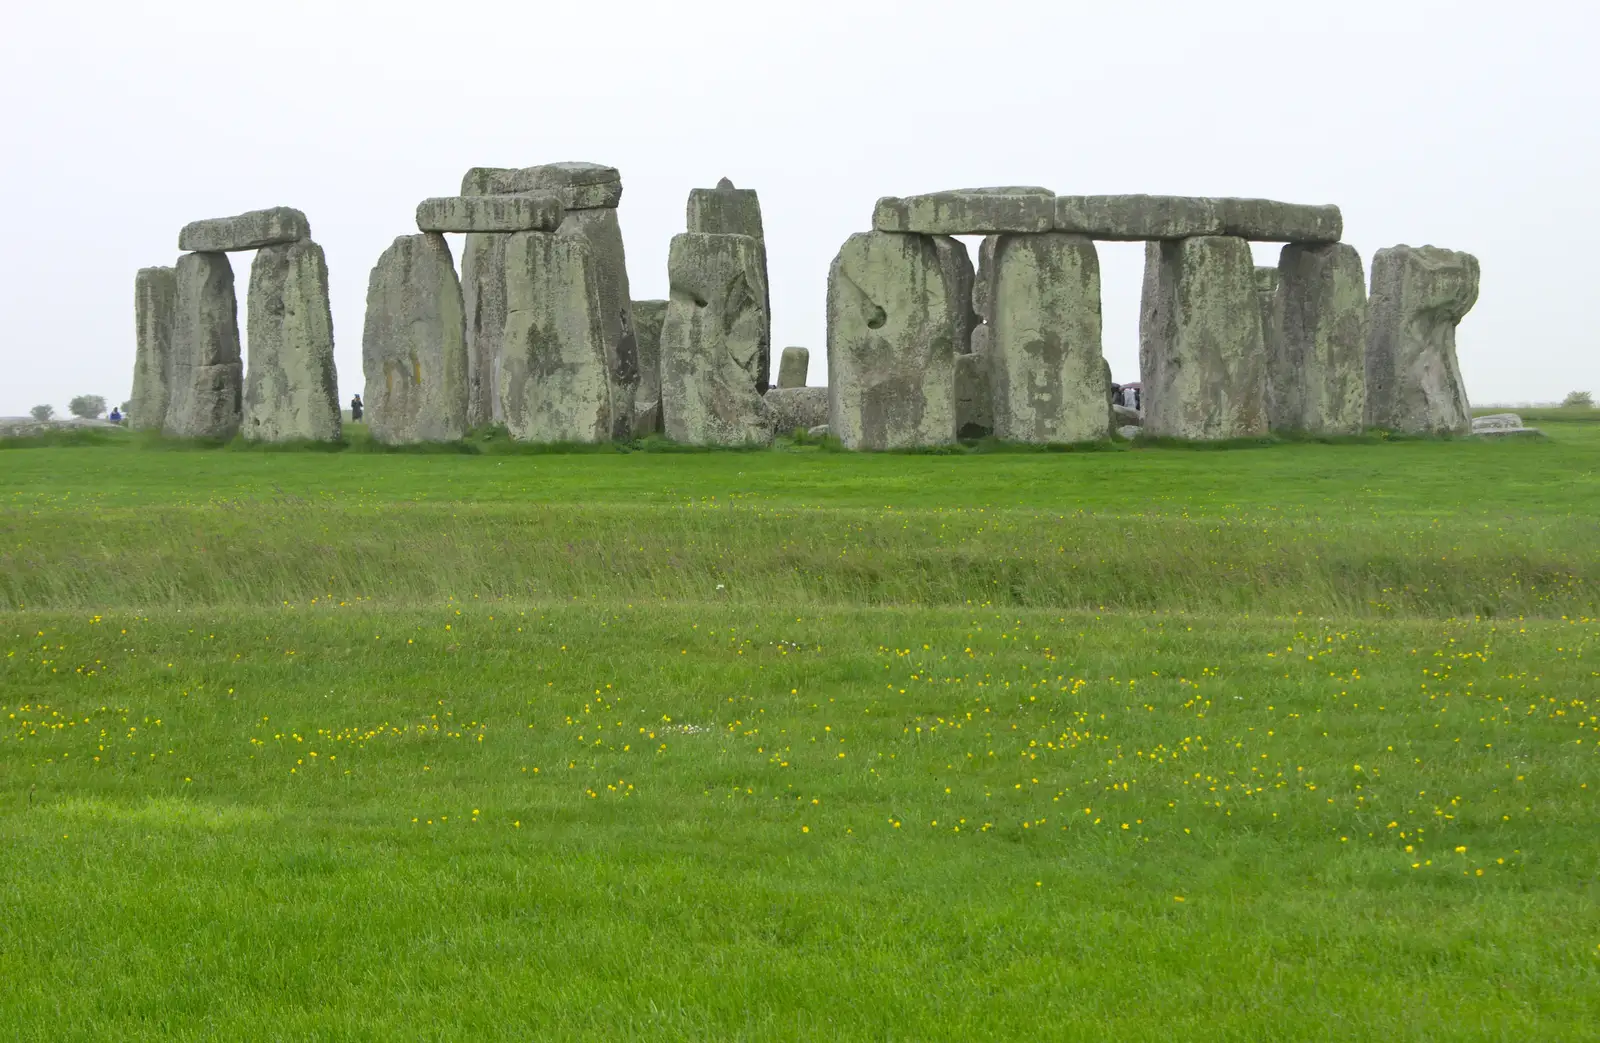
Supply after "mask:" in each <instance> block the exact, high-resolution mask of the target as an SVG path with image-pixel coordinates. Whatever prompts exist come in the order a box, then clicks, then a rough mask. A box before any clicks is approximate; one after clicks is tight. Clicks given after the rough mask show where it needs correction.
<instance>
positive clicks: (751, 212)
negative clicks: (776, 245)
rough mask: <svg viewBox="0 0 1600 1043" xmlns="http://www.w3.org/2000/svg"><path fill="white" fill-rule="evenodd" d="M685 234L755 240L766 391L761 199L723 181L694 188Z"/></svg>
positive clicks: (768, 363)
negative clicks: (762, 316)
mask: <svg viewBox="0 0 1600 1043" xmlns="http://www.w3.org/2000/svg"><path fill="white" fill-rule="evenodd" d="M686 217H687V221H688V226H687V229H686V230H687V231H690V232H707V233H710V234H712V235H748V236H749V237H750V238H752V239H754V240H755V241H756V251H757V254H758V257H757V260H758V262H759V264H760V268H761V285H763V286H765V287H766V288H767V298H766V300H765V301H763V302H762V309H763V314H764V315H765V316H766V320H765V321H766V324H767V326H766V328H765V329H764V330H763V331H762V337H761V358H760V362H759V365H758V367H757V368H758V370H759V371H760V373H761V380H760V382H759V384H758V385H757V388H756V390H758V391H765V390H767V386H768V382H769V378H770V376H771V373H772V283H771V281H770V279H769V278H768V276H767V234H766V230H765V229H764V228H763V227H762V224H761V200H760V198H759V197H758V196H757V195H756V191H755V189H753V188H735V187H733V182H732V181H729V180H728V179H727V178H723V179H722V180H721V181H719V182H717V187H716V188H696V189H691V190H690V192H689V205H688V209H687V214H686Z"/></svg>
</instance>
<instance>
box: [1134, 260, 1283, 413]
mask: <svg viewBox="0 0 1600 1043" xmlns="http://www.w3.org/2000/svg"><path fill="white" fill-rule="evenodd" d="M1255 292H1256V287H1255V264H1254V262H1253V261H1252V260H1251V257H1250V244H1249V243H1248V242H1246V241H1245V240H1243V239H1238V238H1234V237H1231V236H1198V237H1196V238H1193V239H1177V240H1167V241H1162V242H1152V243H1147V244H1146V245H1145V276H1144V301H1143V304H1142V305H1141V308H1140V315H1139V369H1140V382H1141V384H1142V390H1141V395H1140V397H1141V400H1142V404H1143V407H1144V429H1145V431H1146V432H1148V433H1149V434H1151V435H1155V436H1163V437H1168V438H1187V439H1196V440H1215V439H1226V438H1245V437H1250V436H1255V435H1262V434H1265V433H1266V431H1267V408H1266V392H1267V356H1266V347H1265V343H1264V341H1263V338H1262V329H1261V307H1260V304H1259V303H1258V302H1257V300H1256V295H1255Z"/></svg>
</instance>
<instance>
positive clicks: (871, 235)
mask: <svg viewBox="0 0 1600 1043" xmlns="http://www.w3.org/2000/svg"><path fill="white" fill-rule="evenodd" d="M965 307H966V302H964V301H957V300H954V299H953V298H952V297H951V295H950V288H949V282H948V279H947V268H946V265H945V261H944V258H943V257H942V256H941V254H940V251H939V248H938V246H937V245H936V244H935V242H934V240H933V239H932V238H930V237H928V236H924V235H902V234H899V233H895V232H861V233H857V234H856V235H852V236H851V237H850V238H849V239H847V240H845V243H844V245H843V246H842V247H840V249H839V253H838V256H836V257H835V258H834V259H833V265H832V267H831V268H830V269H829V271H828V427H829V430H830V431H832V433H833V434H834V436H835V437H837V438H838V439H839V441H840V442H841V443H842V444H843V445H844V446H845V447H846V448H849V449H902V448H909V447H912V446H924V445H941V444H945V443H948V442H951V441H953V440H954V439H955V435H956V414H955V356H956V349H955V337H956V330H957V328H958V327H959V325H960V322H961V313H962V311H963V310H964V309H965Z"/></svg>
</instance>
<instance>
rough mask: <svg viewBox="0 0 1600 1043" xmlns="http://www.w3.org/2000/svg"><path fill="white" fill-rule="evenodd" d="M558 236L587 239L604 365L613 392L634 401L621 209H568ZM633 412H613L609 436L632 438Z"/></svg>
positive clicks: (634, 353) (635, 357)
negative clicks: (619, 212) (595, 293)
mask: <svg viewBox="0 0 1600 1043" xmlns="http://www.w3.org/2000/svg"><path fill="white" fill-rule="evenodd" d="M556 234H557V235H563V236H581V237H583V238H584V239H586V240H588V243H589V256H590V258H591V261H592V263H593V265H594V277H595V286H596V289H597V292H598V293H599V295H600V322H601V327H602V329H603V330H604V333H605V349H606V370H607V374H608V378H609V380H610V382H611V397H612V399H613V400H614V401H616V402H632V401H634V399H635V397H636V396H637V394H638V390H639V342H638V337H637V335H636V334H635V332H634V328H633V298H632V297H631V296H630V291H629V288H628V262H627V256H626V254H625V252H624V251H623V247H622V227H621V226H620V225H619V224H618V223H617V212H616V210H614V209H608V208H589V209H580V210H569V212H568V213H567V216H566V219H565V220H564V221H562V222H561V227H560V228H558V229H557V230H556ZM633 419H634V418H633V411H632V410H630V409H617V410H615V411H614V414H613V417H612V421H613V423H614V425H615V426H614V427H613V428H612V432H611V437H613V438H616V439H618V440H621V441H627V440H628V439H630V438H632V437H633Z"/></svg>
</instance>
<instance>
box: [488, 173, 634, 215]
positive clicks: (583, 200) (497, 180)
mask: <svg viewBox="0 0 1600 1043" xmlns="http://www.w3.org/2000/svg"><path fill="white" fill-rule="evenodd" d="M523 192H553V193H554V194H555V195H557V196H559V197H560V199H561V205H562V206H564V207H566V208H567V209H568V210H595V209H607V208H615V207H616V206H617V204H618V203H620V202H622V175H621V174H620V173H618V172H617V168H616V167H608V166H605V165H603V164H600V163H545V164H542V165H541V166H536V167H473V168H472V169H471V170H469V171H467V174H466V176H465V177H463V178H462V179H461V194H462V195H464V196H509V195H518V194H520V193H523Z"/></svg>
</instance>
